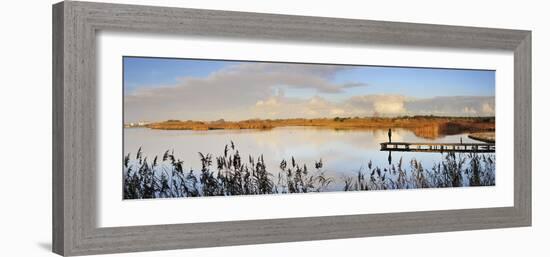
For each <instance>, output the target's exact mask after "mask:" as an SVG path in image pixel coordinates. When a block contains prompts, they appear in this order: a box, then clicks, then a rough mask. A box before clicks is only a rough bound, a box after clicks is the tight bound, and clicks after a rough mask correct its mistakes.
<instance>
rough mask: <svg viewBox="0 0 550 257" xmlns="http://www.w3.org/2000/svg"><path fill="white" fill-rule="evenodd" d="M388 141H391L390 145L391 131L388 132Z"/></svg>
mask: <svg viewBox="0 0 550 257" xmlns="http://www.w3.org/2000/svg"><path fill="white" fill-rule="evenodd" d="M388 139H389V140H390V143H391V129H389V130H388Z"/></svg>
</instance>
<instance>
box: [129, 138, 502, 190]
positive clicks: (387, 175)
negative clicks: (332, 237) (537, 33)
mask: <svg viewBox="0 0 550 257" xmlns="http://www.w3.org/2000/svg"><path fill="white" fill-rule="evenodd" d="M222 149H223V152H222V154H220V155H218V156H214V155H212V154H211V153H198V156H197V157H195V158H199V159H200V163H201V165H200V169H198V170H193V169H189V170H185V169H184V168H183V167H184V166H183V162H184V161H183V159H180V158H179V157H177V156H175V155H174V153H173V151H165V152H164V153H163V154H162V155H160V156H154V157H152V158H151V157H148V156H145V155H144V154H143V151H142V149H141V148H139V149H138V150H137V152H135V153H134V154H131V153H128V154H127V155H126V156H125V157H124V162H123V164H124V168H123V188H124V190H123V193H124V199H144V198H173V197H201V196H233V195H263V194H289V193H310V192H328V191H359V190H389V189H415V188H442V187H465V186H491V185H494V184H495V156H494V154H476V153H468V154H462V153H460V154H459V153H445V154H441V161H439V162H437V163H435V164H434V165H433V166H431V167H424V166H423V164H422V163H421V162H420V161H418V160H416V159H411V160H410V161H409V162H407V163H405V162H404V160H403V158H401V159H400V160H399V161H398V162H397V163H395V164H391V165H389V166H387V167H380V166H376V165H373V163H372V161H368V162H367V164H366V165H365V166H364V167H358V169H357V170H356V171H353V172H352V173H354V174H355V175H354V176H344V175H342V176H341V177H330V176H327V175H326V173H325V170H324V163H323V160H322V159H319V160H318V161H314V162H313V163H301V162H300V160H296V159H295V158H294V157H291V158H289V159H283V160H281V161H280V164H279V167H278V170H271V171H270V170H268V168H267V167H266V161H265V159H266V158H269V157H268V156H264V155H259V156H251V155H243V154H242V153H240V152H239V150H238V149H237V147H236V146H235V144H234V143H233V142H230V143H229V144H227V145H225V146H224V147H223V148H222ZM190 158H191V157H190ZM337 180H340V181H337ZM335 182H338V183H336V184H338V185H343V186H341V187H331V185H332V184H334V183H335Z"/></svg>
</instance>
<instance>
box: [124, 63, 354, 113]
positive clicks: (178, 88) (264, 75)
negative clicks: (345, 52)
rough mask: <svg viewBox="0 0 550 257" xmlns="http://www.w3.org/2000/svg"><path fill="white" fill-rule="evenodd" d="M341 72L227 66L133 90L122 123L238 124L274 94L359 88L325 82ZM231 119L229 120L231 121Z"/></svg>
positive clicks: (327, 68)
mask: <svg viewBox="0 0 550 257" xmlns="http://www.w3.org/2000/svg"><path fill="white" fill-rule="evenodd" d="M345 68H346V67H343V66H334V65H331V66H323V65H306V64H295V65H285V64H279V63H245V64H240V65H234V66H229V67H226V68H224V69H221V70H219V71H217V72H214V73H212V74H210V75H209V76H207V77H204V78H194V77H186V78H183V79H181V80H180V81H179V83H178V84H177V85H171V86H158V87H148V88H140V89H136V90H134V91H132V92H129V93H127V94H126V95H125V97H124V104H125V119H126V121H136V120H162V119H169V118H183V119H211V118H215V117H214V116H217V117H225V118H227V119H240V116H241V114H243V112H246V111H247V110H248V109H249V107H250V106H254V105H255V104H256V102H257V101H258V99H267V98H269V97H271V96H273V95H275V94H277V88H279V90H280V87H287V88H306V89H311V90H313V92H317V93H322V94H336V93H341V92H342V91H343V90H344V88H351V87H358V86H364V84H362V83H342V84H337V83H333V82H331V81H330V78H331V77H332V76H334V74H335V73H336V72H338V71H340V70H342V69H345ZM231 116H234V117H231Z"/></svg>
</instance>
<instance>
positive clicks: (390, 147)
mask: <svg viewBox="0 0 550 257" xmlns="http://www.w3.org/2000/svg"><path fill="white" fill-rule="evenodd" d="M380 151H390V152H391V151H396V152H475V153H493V152H495V144H486V143H479V144H478V143H462V144H461V143H407V142H392V143H390V142H384V143H380Z"/></svg>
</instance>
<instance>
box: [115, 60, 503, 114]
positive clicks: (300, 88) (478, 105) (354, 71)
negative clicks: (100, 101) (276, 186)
mask: <svg viewBox="0 0 550 257" xmlns="http://www.w3.org/2000/svg"><path fill="white" fill-rule="evenodd" d="M123 62H124V90H125V104H126V105H127V107H131V106H135V108H134V109H136V110H137V109H140V110H141V111H144V110H143V108H144V107H140V106H137V105H134V104H133V103H135V102H137V100H138V99H139V100H140V103H141V105H143V103H144V102H149V103H150V104H151V106H148V108H150V109H152V110H153V111H152V112H157V113H161V112H162V113H169V114H166V115H168V116H170V115H171V116H170V117H171V118H187V117H191V118H194V119H196V118H197V117H198V116H197V115H195V114H192V111H190V110H189V108H190V107H191V106H197V107H198V106H201V105H202V104H203V103H204V102H205V100H207V99H209V100H212V101H211V103H210V104H208V105H205V106H203V107H204V108H206V109H208V110H209V112H210V113H211V112H224V114H225V115H226V116H227V117H232V119H245V118H258V117H257V116H261V117H264V116H270V115H273V116H275V117H282V115H283V114H281V113H280V112H279V111H277V110H279V109H285V108H291V107H295V108H303V113H302V114H301V115H302V116H306V117H316V116H322V115H325V116H330V115H332V114H336V113H342V114H343V115H346V114H349V115H352V114H357V115H358V114H364V115H368V114H369V113H370V114H373V113H376V114H379V113H380V112H382V113H385V112H388V113H387V114H388V115H397V114H398V112H399V113H401V112H403V113H401V114H430V113H432V112H433V114H440V115H445V114H446V113H448V115H481V114H482V113H484V114H490V113H491V112H494V95H495V72H494V71H487V70H460V69H432V68H406V67H381V66H350V65H319V64H293V63H264V62H240V61H215V60H193V59H169V58H138V57H124V58H123ZM177 96H179V97H177ZM228 96H232V97H228ZM445 97H447V98H445ZM236 98H239V99H238V100H237V99H236ZM442 98H445V101H442V100H441V99H442ZM427 99H428V100H429V99H434V101H433V103H432V106H431V107H430V106H427V105H426V104H425V102H426V101H427ZM214 100H215V101H214ZM378 100H379V101H383V102H382V103H379V104H377V103H376V101H378ZM420 100H424V101H423V102H422V103H423V104H424V105H422V106H419V103H420V102H421V101H420ZM180 101H185V102H186V103H188V105H189V106H185V105H184V104H176V102H180ZM313 101H316V103H319V102H320V101H322V102H323V103H324V105H325V106H330V108H329V107H327V109H326V110H324V112H323V113H319V112H318V111H315V110H313V107H312V106H309V107H307V108H306V107H305V105H306V103H309V105H312V103H313ZM358 101H359V102H361V101H362V102H361V103H360V104H358ZM392 101H394V102H396V103H395V104H394V105H392V106H390V105H388V103H391V102H392ZM413 101H416V102H414V103H412V102H413ZM154 102H156V104H155V103H154ZM300 102H302V103H300ZM428 102H429V101H428ZM442 102H444V103H445V102H448V103H449V104H448V105H449V106H446V107H445V108H446V109H448V111H444V112H441V110H440V109H441V103H442ZM430 103H431V102H430ZM381 104H383V105H384V106H385V108H382V107H380V106H381ZM352 105H353V106H352ZM267 107H269V108H271V109H269V110H267V109H266V110H263V109H262V108H267ZM407 107H411V108H412V107H414V108H412V109H411V108H407ZM315 108H317V109H322V108H321V107H319V106H316V107H315ZM358 108H359V109H361V110H358ZM368 108H370V110H368ZM430 108H433V110H431V109H430ZM126 109H128V108H126ZM174 109H176V111H175V110H174ZM260 109H262V110H263V111H259V110H260ZM275 109H277V110H275ZM306 109H308V110H306ZM289 110H291V109H289ZM342 110H343V111H342ZM128 112H133V109H132V110H129V111H128ZM135 112H136V113H138V111H135ZM194 112H197V111H196V110H195V111H194ZM352 112H353V113H352ZM275 113H279V114H275ZM314 113H317V114H314ZM207 114H208V113H202V114H201V115H203V117H204V116H205V115H206V116H207V117H212V118H214V116H212V115H207ZM296 115H297V114H296ZM148 116H150V117H139V115H136V117H134V118H135V119H151V118H152V117H154V116H155V115H154V113H151V114H150V115H148ZM173 116H177V117H173ZM218 116H224V115H217V116H216V117H218ZM130 117H132V115H130Z"/></svg>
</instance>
